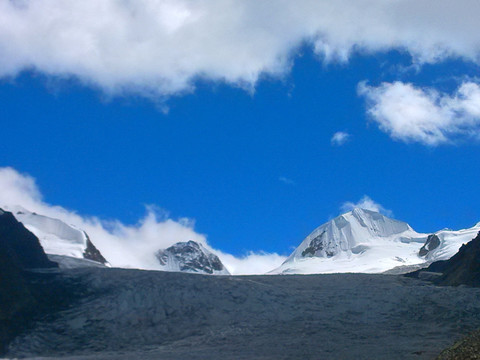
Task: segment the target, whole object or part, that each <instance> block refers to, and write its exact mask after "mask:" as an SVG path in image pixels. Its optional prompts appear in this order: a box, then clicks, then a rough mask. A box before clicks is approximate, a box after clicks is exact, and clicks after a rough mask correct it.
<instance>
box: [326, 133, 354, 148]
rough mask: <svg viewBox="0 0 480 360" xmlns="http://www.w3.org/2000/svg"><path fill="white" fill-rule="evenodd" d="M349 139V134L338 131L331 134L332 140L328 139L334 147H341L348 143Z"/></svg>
mask: <svg viewBox="0 0 480 360" xmlns="http://www.w3.org/2000/svg"><path fill="white" fill-rule="evenodd" d="M349 138H350V134H349V133H346V132H343V131H338V132H336V133H335V134H333V136H332V138H331V139H330V143H331V144H332V145H334V146H342V145H344V144H345V143H346V142H347V141H348V139H349Z"/></svg>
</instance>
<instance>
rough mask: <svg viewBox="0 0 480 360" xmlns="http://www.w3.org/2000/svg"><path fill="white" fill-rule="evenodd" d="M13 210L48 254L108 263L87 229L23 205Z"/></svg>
mask: <svg viewBox="0 0 480 360" xmlns="http://www.w3.org/2000/svg"><path fill="white" fill-rule="evenodd" d="M11 211H12V213H13V215H14V216H15V218H16V219H17V220H18V221H19V222H21V223H22V224H23V225H24V226H25V227H26V228H27V229H28V230H29V231H31V232H32V233H33V234H34V235H35V236H36V237H38V239H39V240H40V243H41V245H42V247H43V249H44V251H45V253H46V254H48V255H61V256H65V257H71V258H77V259H86V260H90V261H95V262H97V263H100V264H107V260H106V259H105V258H104V257H103V255H102V254H101V253H100V251H99V250H98V249H97V248H96V247H95V245H94V244H93V243H92V241H91V240H90V238H89V236H88V235H87V233H86V232H85V231H83V230H80V229H78V228H76V227H75V226H73V225H68V224H66V223H65V222H63V221H61V220H59V219H54V218H51V217H48V216H44V215H39V214H36V213H33V212H30V211H28V210H26V209H24V208H21V207H16V208H15V209H11ZM56 259H59V258H58V257H57V258H56Z"/></svg>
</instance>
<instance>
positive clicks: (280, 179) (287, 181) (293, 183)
mask: <svg viewBox="0 0 480 360" xmlns="http://www.w3.org/2000/svg"><path fill="white" fill-rule="evenodd" d="M278 180H279V181H280V182H282V183H284V184H285V185H295V181H293V180H292V179H289V178H287V177H285V176H280V177H279V178H278Z"/></svg>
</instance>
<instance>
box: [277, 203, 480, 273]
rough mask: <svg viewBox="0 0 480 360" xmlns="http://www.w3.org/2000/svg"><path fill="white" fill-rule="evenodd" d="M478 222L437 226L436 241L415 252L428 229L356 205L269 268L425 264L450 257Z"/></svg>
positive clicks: (335, 269) (381, 268) (375, 268)
mask: <svg viewBox="0 0 480 360" xmlns="http://www.w3.org/2000/svg"><path fill="white" fill-rule="evenodd" d="M479 225H480V224H477V225H475V226H474V227H472V228H470V229H465V230H459V231H452V230H442V231H438V232H436V233H435V235H436V236H437V237H438V239H439V240H440V244H438V246H437V247H436V248H432V249H430V248H429V247H428V246H427V247H426V248H427V249H426V254H425V255H424V256H420V249H421V248H422V246H423V245H424V244H425V242H426V241H427V238H428V236H429V235H430V234H422V233H417V232H416V231H415V230H413V229H412V228H411V227H410V225H408V224H407V223H405V222H402V221H398V220H394V219H390V218H388V217H386V216H384V215H382V214H380V213H377V212H374V211H370V210H365V209H359V208H356V209H353V210H352V211H350V212H348V213H346V214H343V215H340V216H338V217H336V218H335V219H333V220H331V221H329V222H327V223H325V224H323V225H321V226H320V227H318V228H317V229H315V230H314V231H313V232H312V233H311V234H310V235H308V236H307V237H306V238H305V239H304V240H303V242H302V243H301V244H300V246H298V248H297V249H295V251H294V252H293V253H292V254H291V255H290V256H289V257H288V258H287V260H286V261H285V262H284V263H283V264H282V265H281V266H280V267H279V268H277V269H275V270H273V271H272V272H271V273H272V274H314V273H339V272H362V273H381V272H385V271H387V270H391V269H393V268H396V267H398V266H412V265H420V264H425V263H427V264H428V263H430V262H433V261H437V260H445V259H449V258H450V257H452V256H453V255H454V254H455V253H456V252H457V251H458V249H459V248H460V246H461V245H462V244H463V243H466V242H468V241H470V240H472V239H473V238H474V237H475V236H476V234H477V233H478V231H479V230H480V226H479Z"/></svg>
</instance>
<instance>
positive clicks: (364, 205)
mask: <svg viewBox="0 0 480 360" xmlns="http://www.w3.org/2000/svg"><path fill="white" fill-rule="evenodd" d="M355 208H360V209H365V210H371V211H376V212H379V213H382V214H384V215H386V216H390V217H391V216H393V212H392V211H391V210H388V209H385V208H384V207H383V206H382V205H380V204H379V203H377V202H375V201H374V200H372V199H371V198H370V197H369V196H367V195H364V196H363V197H362V198H361V199H360V200H359V201H358V202H356V203H354V202H351V201H347V202H344V203H343V204H342V206H341V207H340V210H341V211H342V212H347V211H351V210H353V209H355Z"/></svg>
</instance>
